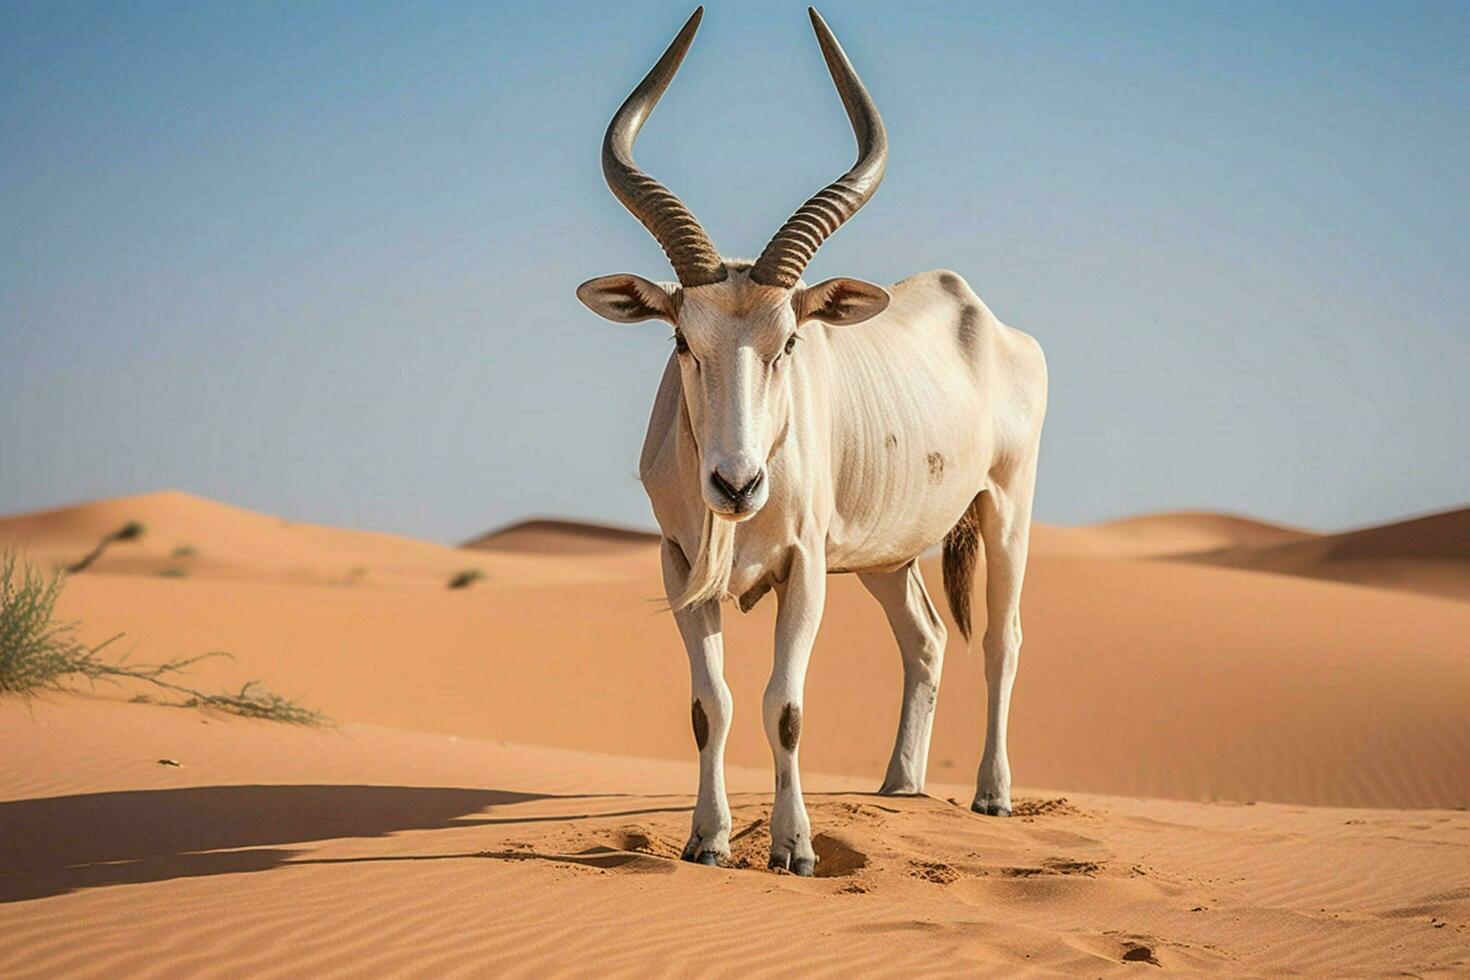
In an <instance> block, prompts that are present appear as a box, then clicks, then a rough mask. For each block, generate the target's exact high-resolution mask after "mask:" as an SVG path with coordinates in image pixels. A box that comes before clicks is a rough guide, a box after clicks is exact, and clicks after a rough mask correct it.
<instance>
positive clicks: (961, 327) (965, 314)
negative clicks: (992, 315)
mask: <svg viewBox="0 0 1470 980" xmlns="http://www.w3.org/2000/svg"><path fill="white" fill-rule="evenodd" d="M955 339H956V340H958V341H959V344H960V350H961V351H962V352H963V353H964V355H965V357H967V358H969V359H970V360H972V361H973V360H974V359H975V353H976V351H977V350H978V349H979V347H980V307H978V306H976V305H975V304H974V303H966V304H965V307H964V309H962V310H960V322H959V323H958V324H957V325H956V327H955Z"/></svg>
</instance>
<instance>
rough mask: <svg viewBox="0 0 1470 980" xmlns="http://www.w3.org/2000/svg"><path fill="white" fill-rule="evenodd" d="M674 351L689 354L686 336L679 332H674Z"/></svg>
mask: <svg viewBox="0 0 1470 980" xmlns="http://www.w3.org/2000/svg"><path fill="white" fill-rule="evenodd" d="M674 350H676V351H678V352H679V353H680V354H687V353H689V341H687V340H685V339H684V334H683V333H682V332H680V331H678V330H675V331H674Z"/></svg>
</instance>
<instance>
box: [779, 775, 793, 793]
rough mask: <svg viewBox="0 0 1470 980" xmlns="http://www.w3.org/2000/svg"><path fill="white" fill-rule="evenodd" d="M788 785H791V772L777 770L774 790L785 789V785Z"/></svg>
mask: <svg viewBox="0 0 1470 980" xmlns="http://www.w3.org/2000/svg"><path fill="white" fill-rule="evenodd" d="M790 785H791V774H790V773H785V772H778V773H776V792H778V793H779V792H781V791H782V790H783V789H785V788H786V787H788V786H790Z"/></svg>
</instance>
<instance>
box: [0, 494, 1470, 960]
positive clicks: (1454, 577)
mask: <svg viewBox="0 0 1470 980" xmlns="http://www.w3.org/2000/svg"><path fill="white" fill-rule="evenodd" d="M1466 513H1467V512H1459V514H1458V515H1456V514H1450V515H1439V516H1438V517H1435V518H1430V519H1428V524H1427V525H1426V523H1425V522H1424V521H1419V522H1408V523H1405V524H1403V525H1395V526H1391V527H1387V528H1381V529H1372V530H1370V531H1366V532H1355V533H1354V534H1348V535H1316V534H1311V533H1309V532H1304V531H1296V530H1292V529H1287V528H1277V527H1273V526H1270V525H1262V524H1258V523H1255V522H1251V521H1247V520H1245V519H1241V518H1230V517H1223V516H1219V515H1208V514H1177V515H1161V516H1159V517H1154V518H1142V519H1135V520H1131V521H1125V522H1118V523H1115V524H1111V525H1101V526H1098V527H1093V528H1049V527H1039V528H1038V529H1037V531H1036V534H1035V546H1034V553H1035V557H1034V559H1033V564H1032V569H1031V574H1030V577H1029V580H1028V585H1027V592H1026V601H1025V608H1024V614H1025V617H1026V646H1025V649H1024V651H1023V654H1022V662H1021V673H1020V677H1019V681H1018V684H1017V688H1016V694H1015V700H1014V703H1013V709H1012V739H1011V742H1012V763H1013V767H1014V770H1015V774H1016V779H1017V783H1018V785H1019V787H1020V790H1019V792H1018V794H1017V795H1018V800H1019V801H1021V802H1020V805H1018V813H1021V814H1026V816H1023V817H1021V818H1019V819H1012V820H1008V821H1007V820H997V819H993V818H981V817H977V816H974V815H972V814H970V813H969V812H968V811H967V810H965V809H963V808H962V807H957V806H953V805H950V804H949V803H948V802H946V800H947V798H950V797H953V798H954V799H957V800H959V801H961V802H965V801H967V800H968V798H969V794H970V791H971V789H972V786H971V785H970V780H971V779H972V778H973V771H974V767H975V765H976V763H977V761H978V756H979V749H980V732H981V730H982V726H983V720H984V719H983V711H984V708H983V677H982V671H981V669H980V668H981V664H980V657H979V653H978V650H977V651H966V650H965V649H963V648H962V647H961V646H960V644H959V643H958V642H952V643H951V647H950V650H949V654H948V663H947V665H946V667H947V669H946V671H945V679H944V687H943V690H942V691H941V697H940V708H939V716H938V720H937V723H936V730H935V739H934V748H933V753H932V762H931V767H930V779H931V786H930V792H931V798H920V799H904V800H892V799H883V798H878V797H873V796H869V795H866V793H867V791H870V790H871V789H873V788H874V787H875V786H876V785H877V782H878V780H879V777H880V776H881V774H882V771H883V767H884V763H885V762H886V758H887V752H888V749H889V747H890V743H891V739H892V735H893V729H894V727H895V726H896V723H897V714H898V702H899V686H898V678H899V665H898V657H897V653H896V651H895V650H894V648H893V646H892V642H891V640H890V639H888V637H887V635H886V629H885V627H884V625H883V619H882V616H881V613H880V612H879V610H878V608H877V606H876V605H875V604H874V603H873V602H872V600H871V599H869V598H868V597H867V595H866V593H864V592H863V591H862V589H861V588H860V587H859V586H858V585H857V583H856V582H855V581H854V580H853V579H852V578H851V577H849V576H841V577H837V578H834V579H833V581H832V588H831V590H830V595H829V604H828V611H827V616H826V620H825V622H824V625H823V630H822V635H821V638H820V640H819V644H818V649H817V651H816V654H815V656H814V658H813V665H812V670H811V674H810V678H809V682H808V687H807V704H806V715H807V719H808V720H807V724H806V728H805V732H804V739H803V745H802V750H803V751H802V756H803V765H804V769H805V771H806V772H808V773H809V775H808V777H807V779H806V780H805V781H806V782H807V784H808V786H809V788H810V791H811V796H810V798H809V803H810V805H811V811H812V820H813V826H814V830H815V831H816V833H817V835H818V838H817V851H818V854H819V855H820V856H821V858H822V861H821V864H820V865H819V871H818V873H819V877H818V878H817V879H815V880H809V881H808V880H799V879H794V878H791V877H789V876H781V875H775V874H771V873H767V872H765V871H764V870H763V868H762V866H763V848H764V844H763V842H762V839H761V835H762V827H763V823H762V821H763V819H764V817H765V815H766V813H767V808H768V805H769V799H768V796H767V791H768V788H769V783H770V776H769V772H768V770H767V769H766V763H767V759H768V755H767V750H766V747H765V742H764V737H763V735H762V734H761V732H760V725H759V718H758V704H759V692H760V689H761V687H762V686H763V684H764V682H765V674H766V672H767V671H768V669H769V666H770V655H769V650H770V628H771V621H772V613H773V605H774V604H773V602H772V601H771V600H769V599H768V600H767V601H766V602H765V603H762V605H761V606H760V607H758V608H757V609H756V610H755V611H753V612H752V613H751V614H749V615H747V616H740V615H738V614H737V613H735V612H734V611H733V610H731V611H730V612H728V613H727V615H726V624H727V631H728V640H727V649H728V655H727V661H728V663H727V672H728V674H729V676H730V681H731V686H732V689H733V690H734V693H735V698H736V721H735V729H734V731H733V732H732V736H731V742H730V753H729V754H730V761H731V763H732V770H731V777H730V782H731V790H732V793H733V794H734V796H733V798H732V806H733V807H734V811H735V824H736V832H737V835H740V836H739V837H738V839H737V841H736V843H735V857H736V858H737V860H741V859H744V860H748V861H749V862H751V864H752V867H751V868H732V869H716V870H712V869H707V868H701V867H695V866H690V865H684V864H681V863H679V862H677V861H676V860H673V857H674V856H676V853H677V850H678V848H679V846H680V845H682V843H683V838H684V835H685V833H686V832H687V826H688V820H689V808H690V806H691V803H692V792H693V789H694V785H695V774H694V767H693V766H692V764H691V759H692V744H691V738H690V735H689V733H688V730H687V725H688V721H687V700H688V692H687V668H686V667H685V660H684V655H683V652H682V649H681V648H680V646H679V643H678V640H677V636H676V634H675V631H674V629H673V626H672V623H671V622H670V621H669V619H668V616H667V614H666V613H661V612H660V611H659V605H658V603H657V602H656V601H655V600H656V599H657V597H658V596H659V593H660V589H659V586H658V581H659V576H658V562H657V552H656V546H655V545H654V543H653V542H652V540H651V539H648V538H646V537H644V536H640V535H638V534H636V533H628V532H620V531H611V530H606V529H598V528H589V527H586V526H579V525H574V524H566V523H560V522H533V523H531V524H527V525H521V526H519V527H517V528H514V529H512V530H511V531H510V532H508V533H505V534H503V535H491V536H487V538H484V539H481V540H479V541H478V542H475V543H474V546H473V550H465V549H455V548H448V547H443V546H439V545H434V544H429V543H425V542H419V541H414V540H411V539H406V538H400V537H395V536H391V535H382V534H371V533H366V532H359V531H349V530H342V529H335V528H324V527H316V526H310V525H302V524H291V523H288V522H284V521H281V520H278V519H276V518H273V517H268V516H264V515H259V514H253V513H250V512H248V511H243V510H240V509H238V508H233V507H229V506H226V505H222V504H217V503H213V502H210V501H206V500H201V499H199V498H196V497H192V496H189V495H187V494H180V493H173V492H170V493H162V494H153V495H148V496H144V497H134V498H125V499H120V500H113V501H104V502H99V503H96V504H87V505H82V506H79V507H74V508H67V509H64V510H60V511H52V512H47V513H44V514H38V515H27V516H21V517H16V518H10V519H4V520H0V548H6V547H13V546H17V545H18V546H20V547H22V548H23V549H24V550H25V551H26V553H27V554H28V555H29V557H30V558H31V560H32V561H33V562H35V563H37V564H40V565H42V566H43V567H50V566H51V565H55V564H61V563H64V562H67V561H70V560H74V559H75V558H76V557H78V556H79V555H80V554H82V553H85V551H87V550H88V548H89V547H90V546H91V545H92V543H94V542H95V540H96V539H97V538H98V537H100V536H101V535H102V534H104V533H106V532H107V531H109V530H112V529H113V528H115V527H117V526H119V525H120V524H122V523H123V522H125V521H128V520H138V521H141V522H143V523H144V524H145V525H147V528H148V530H147V533H146V534H145V535H144V537H143V538H142V539H141V540H140V541H137V542H124V543H119V544H117V545H115V546H114V547H113V548H112V549H111V550H110V551H109V552H108V553H107V555H106V556H104V558H103V559H102V560H101V561H99V562H98V563H97V565H96V566H94V568H93V569H92V570H89V571H87V572H84V573H82V574H79V575H77V576H75V577H73V579H72V580H71V581H70V582H69V584H68V586H67V590H66V593H65V595H64V598H63V607H64V608H63V614H64V615H65V616H66V617H68V618H74V619H77V620H79V621H80V622H81V623H82V632H83V635H84V636H85V637H87V638H89V639H94V640H100V639H103V638H105V637H107V636H110V635H112V634H113V633H116V632H119V631H123V632H125V633H126V634H127V636H126V638H125V639H124V640H123V641H121V642H120V643H119V644H118V646H117V647H116V650H117V652H118V653H119V654H121V653H123V652H129V651H130V652H131V653H132V655H133V656H134V657H135V658H136V659H139V660H157V659H162V658H165V657H171V656H176V655H182V654H187V653H197V652H201V651H204V650H211V649H225V650H229V651H231V652H232V653H233V654H234V655H235V658H236V659H235V660H234V661H211V662H208V663H206V664H201V665H199V666H198V668H197V669H196V672H195V674H194V678H193V679H194V680H195V681H197V682H198V683H199V684H200V685H201V686H223V685H225V684H238V683H239V682H241V681H243V680H245V679H249V678H254V677H259V678H262V679H264V680H266V681H267V682H268V683H269V685H270V686H271V687H272V688H274V689H276V690H279V691H281V692H283V693H286V694H289V695H294V696H300V697H301V698H302V700H303V701H304V702H306V703H307V704H309V705H311V706H313V707H318V708H321V709H323V710H325V711H327V712H328V713H329V714H331V715H333V716H334V717H335V718H337V719H338V720H340V721H341V722H343V728H342V729H341V730H340V731H328V732H315V731H309V730H300V729H292V728H287V727H283V726H280V725H273V724H269V723H263V722H252V721H245V720H241V719H234V718H227V717H222V716H218V715H207V714H201V713H199V712H194V711H185V710H178V709H167V708H158V707H152V706H144V705H131V704H126V703H122V701H121V699H122V698H123V697H125V696H126V694H127V692H126V691H118V692H115V693H114V692H110V691H107V690H99V691H98V692H97V693H96V694H95V695H89V696H77V695H47V696H45V697H44V698H42V699H40V700H38V701H35V702H32V704H31V705H30V706H29V707H27V706H26V705H25V704H23V703H21V702H16V701H4V702H0V738H3V744H5V745H7V746H10V748H11V750H10V751H8V752H5V753H0V922H3V923H4V925H5V928H4V929H3V930H0V974H4V975H6V976H10V975H34V976H56V975H77V974H90V975H104V974H105V975H119V974H135V973H147V974H150V975H184V974H188V975H200V974H205V975H232V976H235V975H243V974H250V975H307V974H311V975H317V974H320V973H323V972H334V971H335V972H340V973H351V974H380V973H383V972H385V971H390V972H391V971H397V972H406V971H411V972H418V973H431V974H435V975H439V974H465V975H483V974H486V973H504V972H512V973H522V974H526V975H540V974H544V973H546V972H573V973H601V972H603V971H605V970H608V969H611V970H613V971H616V972H624V973H644V972H648V971H650V970H652V969H654V968H657V969H659V970H660V971H662V972H666V973H671V974H683V973H689V972H694V971H704V972H708V971H724V972H733V971H736V970H744V969H749V968H756V969H760V970H764V971H766V972H777V971H786V972H791V971H794V972H799V973H810V972H848V971H849V970H851V969H853V968H866V969H872V970H883V971H893V972H897V971H899V970H906V971H909V972H912V971H914V970H927V971H930V972H943V973H965V972H969V973H973V972H974V971H976V970H979V971H987V970H988V971H991V972H998V971H1006V972H1009V971H1012V970H1017V969H1024V970H1032V971H1037V972H1051V971H1056V972H1069V973H1070V972H1083V973H1088V974H1097V973H1103V972H1109V971H1123V970H1137V969H1148V968H1152V967H1150V966H1149V965H1148V961H1149V960H1153V961H1156V962H1157V963H1158V965H1160V966H1162V967H1164V968H1167V969H1184V970H1195V971H1201V972H1204V971H1208V972H1225V973H1230V974H1242V973H1246V974H1279V973H1283V972H1288V971H1296V972H1311V973H1320V974H1344V973H1354V974H1363V973H1369V974H1372V973H1384V972H1393V971H1399V970H1408V971H1412V972H1415V973H1418V974H1433V973H1436V972H1438V973H1442V974H1446V975H1447V974H1449V973H1453V972H1457V971H1463V970H1466V969H1470V816H1467V814H1466V813H1465V812H1464V808H1465V807H1466V806H1467V804H1470V766H1467V765H1466V764H1465V760H1466V759H1467V758H1470V669H1467V666H1466V655H1467V653H1470V602H1465V601H1457V600H1456V599H1454V598H1449V597H1447V596H1450V597H1453V596H1457V595H1460V593H1459V592H1457V591H1456V590H1457V588H1458V585H1457V583H1458V582H1462V581H1464V580H1466V571H1467V565H1470V555H1467V554H1466V553H1465V551H1464V549H1463V547H1462V545H1463V537H1464V532H1463V529H1464V528H1465V527H1466V526H1467V524H1470V522H1467V520H1466V519H1465V517H1464V516H1463V515H1464V514H1466ZM1426 527H1427V530H1426ZM1457 529H1459V531H1458V533H1460V535H1461V537H1460V539H1458V540H1460V541H1461V544H1460V545H1457V544H1456V543H1455V542H1456V540H1457V539H1456V538H1455V536H1454V535H1455V534H1456V533H1457ZM184 545H187V546H188V547H189V548H191V549H193V551H194V552H195V554H193V555H187V554H185V555H183V556H178V557H175V556H174V552H175V551H176V549H178V548H180V547H181V546H184ZM1457 549H1459V550H1457ZM1374 563H1377V564H1374ZM1226 566H1233V567H1226ZM1369 566H1372V567H1369ZM468 568H477V569H479V570H481V571H483V572H484V573H485V575H486V578H485V579H484V580H483V581H480V582H478V583H476V584H475V585H473V586H472V587H470V588H468V589H462V590H449V589H447V588H446V587H445V585H446V582H447V581H448V579H449V578H450V576H452V575H453V574H455V573H456V572H458V571H462V570H464V569H468ZM166 570H182V572H183V574H184V577H165V576H164V575H162V574H160V573H162V572H164V571H166ZM1278 572H1284V573H1287V574H1277V573H1278ZM1390 572H1391V580H1385V579H1384V578H1383V576H1384V575H1385V574H1388V573H1390ZM926 576H927V577H928V579H929V581H930V584H931V587H933V588H934V589H935V590H936V591H937V586H938V575H937V569H935V568H930V567H927V566H926ZM1362 583H1370V584H1369V585H1365V584H1362ZM1381 586H1388V587H1381ZM1424 593H1429V594H1424ZM507 743H516V744H513V745H512V744H507ZM164 758H167V759H175V760H178V761H179V762H181V763H182V766H181V767H173V766H167V765H160V764H159V762H158V761H157V760H159V759H164ZM824 773H825V774H827V775H820V774H824ZM1034 787H1049V789H1044V790H1043V789H1036V788H1034ZM1094 794H1106V795H1094ZM1062 797H1065V798H1066V800H1067V802H1065V803H1061V802H1057V801H1058V800H1060V799H1061V798H1062ZM1145 797H1147V798H1152V799H1144V798H1145ZM1210 801H1218V802H1210ZM1227 801H1229V802H1227ZM1252 801H1255V802H1254V805H1249V806H1244V805H1239V804H1241V803H1246V802H1252ZM1268 801H1269V802H1268ZM1346 808H1354V809H1346ZM1364 808H1373V809H1364ZM1416 808H1422V809H1416ZM1432 808H1438V809H1432Z"/></svg>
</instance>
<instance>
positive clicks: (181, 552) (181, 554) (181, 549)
mask: <svg viewBox="0 0 1470 980" xmlns="http://www.w3.org/2000/svg"><path fill="white" fill-rule="evenodd" d="M197 554H199V549H197V548H195V547H194V546H193V545H189V544H181V545H179V546H178V547H177V548H175V549H174V550H173V553H172V554H170V555H169V557H170V558H193V557H194V556H195V555H197Z"/></svg>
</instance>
